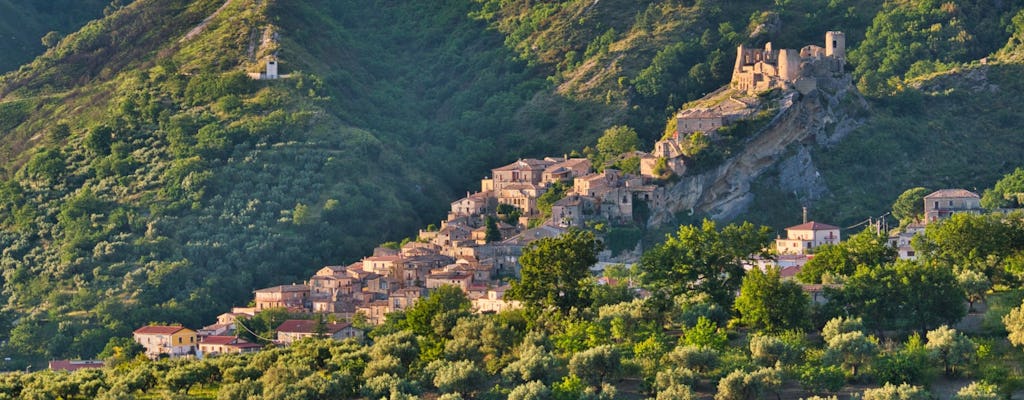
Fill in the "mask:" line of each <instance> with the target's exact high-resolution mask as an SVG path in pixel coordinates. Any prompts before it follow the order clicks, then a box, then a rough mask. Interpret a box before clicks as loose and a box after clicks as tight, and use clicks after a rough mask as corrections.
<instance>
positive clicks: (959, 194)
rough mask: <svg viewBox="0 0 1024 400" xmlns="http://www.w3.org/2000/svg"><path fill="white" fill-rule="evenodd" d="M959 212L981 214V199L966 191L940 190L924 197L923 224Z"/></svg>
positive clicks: (975, 194)
mask: <svg viewBox="0 0 1024 400" xmlns="http://www.w3.org/2000/svg"><path fill="white" fill-rule="evenodd" d="M959 212H969V213H979V212H981V197H980V196H978V194H977V193H974V192H972V191H970V190H966V189H942V190H937V191H935V192H932V193H931V194H929V195H927V196H924V220H925V223H928V222H934V221H938V220H941V219H946V218H949V216H951V215H953V214H955V213H959Z"/></svg>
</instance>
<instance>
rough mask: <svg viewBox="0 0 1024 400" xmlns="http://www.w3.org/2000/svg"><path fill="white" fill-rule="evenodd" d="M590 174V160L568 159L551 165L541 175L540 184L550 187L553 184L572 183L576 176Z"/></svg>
mask: <svg viewBox="0 0 1024 400" xmlns="http://www.w3.org/2000/svg"><path fill="white" fill-rule="evenodd" d="M589 172H590V160H588V159H586V158H568V159H566V160H565V161H560V162H557V163H554V164H552V165H551V166H549V167H547V168H545V169H544V173H543V174H541V184H543V185H545V186H546V185H550V184H552V183H555V182H572V180H573V179H575V178H576V177H577V176H583V175H586V174H587V173H589Z"/></svg>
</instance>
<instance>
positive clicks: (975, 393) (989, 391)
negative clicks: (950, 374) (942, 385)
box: [953, 381, 1002, 400]
mask: <svg viewBox="0 0 1024 400" xmlns="http://www.w3.org/2000/svg"><path fill="white" fill-rule="evenodd" d="M997 389H998V388H997V387H996V385H993V384H990V383H985V381H980V382H978V381H975V382H971V384H970V385H967V386H964V387H962V388H960V390H958V391H957V392H956V395H955V396H953V400H998V399H1000V398H1002V397H1001V396H999V392H998V391H997Z"/></svg>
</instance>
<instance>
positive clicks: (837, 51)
mask: <svg viewBox="0 0 1024 400" xmlns="http://www.w3.org/2000/svg"><path fill="white" fill-rule="evenodd" d="M845 63H846V36H844V35H843V33H842V32H838V31H829V32H825V47H824V48H822V47H821V46H816V45H808V46H804V47H803V48H802V49H800V51H797V50H796V49H779V50H775V49H772V44H771V42H768V43H766V44H765V45H764V49H748V48H747V47H746V46H743V45H740V46H739V47H738V48H737V49H736V67H735V68H734V69H733V73H732V87H733V88H735V89H738V90H743V91H746V92H747V93H749V94H754V93H757V92H762V91H765V90H770V89H775V88H781V89H797V90H799V91H800V92H804V93H806V92H807V91H810V90H813V89H815V88H816V87H817V79H816V78H818V77H825V76H832V75H837V74H840V75H841V74H842V73H843V65H844V64H845Z"/></svg>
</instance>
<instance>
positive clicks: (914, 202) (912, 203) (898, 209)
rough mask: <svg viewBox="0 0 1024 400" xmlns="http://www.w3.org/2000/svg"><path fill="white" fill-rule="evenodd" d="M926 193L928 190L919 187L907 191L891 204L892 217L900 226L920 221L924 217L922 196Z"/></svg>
mask: <svg viewBox="0 0 1024 400" xmlns="http://www.w3.org/2000/svg"><path fill="white" fill-rule="evenodd" d="M928 193H929V192H928V189H925V188H923V187H920V186H918V187H915V188H911V189H907V190H906V191H904V192H903V193H901V194H900V197H897V198H896V202H894V203H892V216H893V217H895V218H896V219H897V220H899V221H900V224H901V225H903V224H906V223H909V222H912V221H918V220H921V219H922V218H923V217H924V196H927V195H928Z"/></svg>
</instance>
